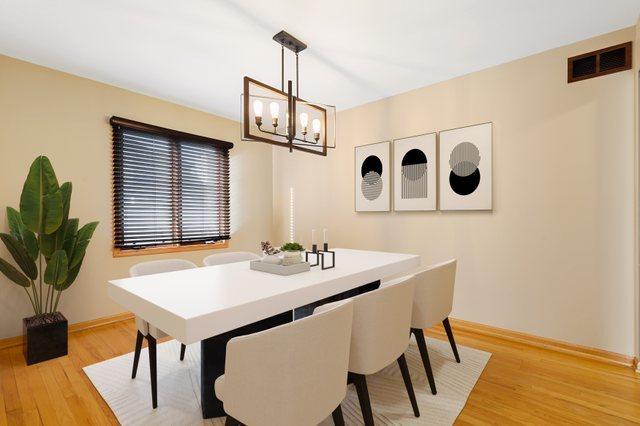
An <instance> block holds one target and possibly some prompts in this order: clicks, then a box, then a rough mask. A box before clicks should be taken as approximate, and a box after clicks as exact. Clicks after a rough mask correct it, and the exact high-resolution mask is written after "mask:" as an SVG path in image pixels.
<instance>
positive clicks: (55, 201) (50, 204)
mask: <svg viewBox="0 0 640 426" xmlns="http://www.w3.org/2000/svg"><path fill="white" fill-rule="evenodd" d="M43 204H44V223H43V228H42V229H43V232H42V233H44V234H53V233H54V232H56V231H57V230H58V228H60V225H62V192H61V191H60V190H58V191H56V192H52V193H50V194H46V195H45V196H44V200H43Z"/></svg>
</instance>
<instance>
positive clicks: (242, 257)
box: [202, 251, 260, 266]
mask: <svg viewBox="0 0 640 426" xmlns="http://www.w3.org/2000/svg"><path fill="white" fill-rule="evenodd" d="M257 259H260V256H258V255H257V254H255V253H250V252H248V251H231V252H227V253H217V254H212V255H210V256H207V257H205V258H204V260H203V261H202V263H204V266H214V265H222V264H225V263H235V262H244V261H246V260H257Z"/></svg>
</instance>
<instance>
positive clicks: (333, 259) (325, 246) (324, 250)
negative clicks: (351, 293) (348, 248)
mask: <svg viewBox="0 0 640 426" xmlns="http://www.w3.org/2000/svg"><path fill="white" fill-rule="evenodd" d="M318 253H319V254H320V268H322V270H325V269H331V268H335V266H336V252H335V251H331V250H329V244H328V243H324V244H323V247H322V250H320V251H318ZM328 255H331V266H325V264H324V258H325V256H328Z"/></svg>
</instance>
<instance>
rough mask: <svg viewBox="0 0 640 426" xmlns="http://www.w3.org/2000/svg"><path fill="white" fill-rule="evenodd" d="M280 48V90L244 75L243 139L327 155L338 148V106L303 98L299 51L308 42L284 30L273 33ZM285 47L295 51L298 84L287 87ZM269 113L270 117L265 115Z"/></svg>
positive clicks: (288, 82) (305, 46)
mask: <svg viewBox="0 0 640 426" xmlns="http://www.w3.org/2000/svg"><path fill="white" fill-rule="evenodd" d="M273 40H275V41H276V42H277V43H278V44H280V45H281V48H280V52H281V53H280V64H281V70H280V75H281V87H280V89H277V88H275V87H272V86H269V85H267V84H265V83H262V82H260V81H258V80H255V79H253V78H250V77H246V76H245V77H244V91H243V93H242V140H245V141H258V142H266V143H269V144H272V145H278V146H283V147H286V148H288V149H289V152H293V150H294V149H295V150H299V151H303V152H308V153H311V154H318V155H323V156H326V155H327V149H329V148H335V146H336V145H335V119H336V109H335V107H334V106H331V105H324V104H319V103H317V102H308V101H305V100H304V99H301V98H300V78H299V70H298V54H299V53H300V52H302V51H303V50H305V49H306V48H307V45H306V44H304V43H303V42H301V41H300V40H298V39H296V38H295V37H293V36H292V35H291V34H288V33H287V32H286V31H280V32H279V33H278V34H276V35H275V36H273ZM285 48H287V49H288V50H290V51H292V52H293V53H294V54H295V61H296V66H295V68H296V69H295V72H296V83H295V93H294V90H293V89H294V88H293V82H292V81H291V80H288V81H287V85H286V88H285V72H284V71H285V66H284V65H285ZM267 109H268V112H269V116H270V119H268V118H266V117H265V116H264V113H265V112H267Z"/></svg>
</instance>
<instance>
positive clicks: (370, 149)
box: [354, 141, 392, 212]
mask: <svg viewBox="0 0 640 426" xmlns="http://www.w3.org/2000/svg"><path fill="white" fill-rule="evenodd" d="M390 157H391V142H390V141H384V142H377V143H373V144H368V145H360V146H356V147H355V148H354V206H355V211H356V212H388V211H390V210H391V187H392V173H391V158H390Z"/></svg>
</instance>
